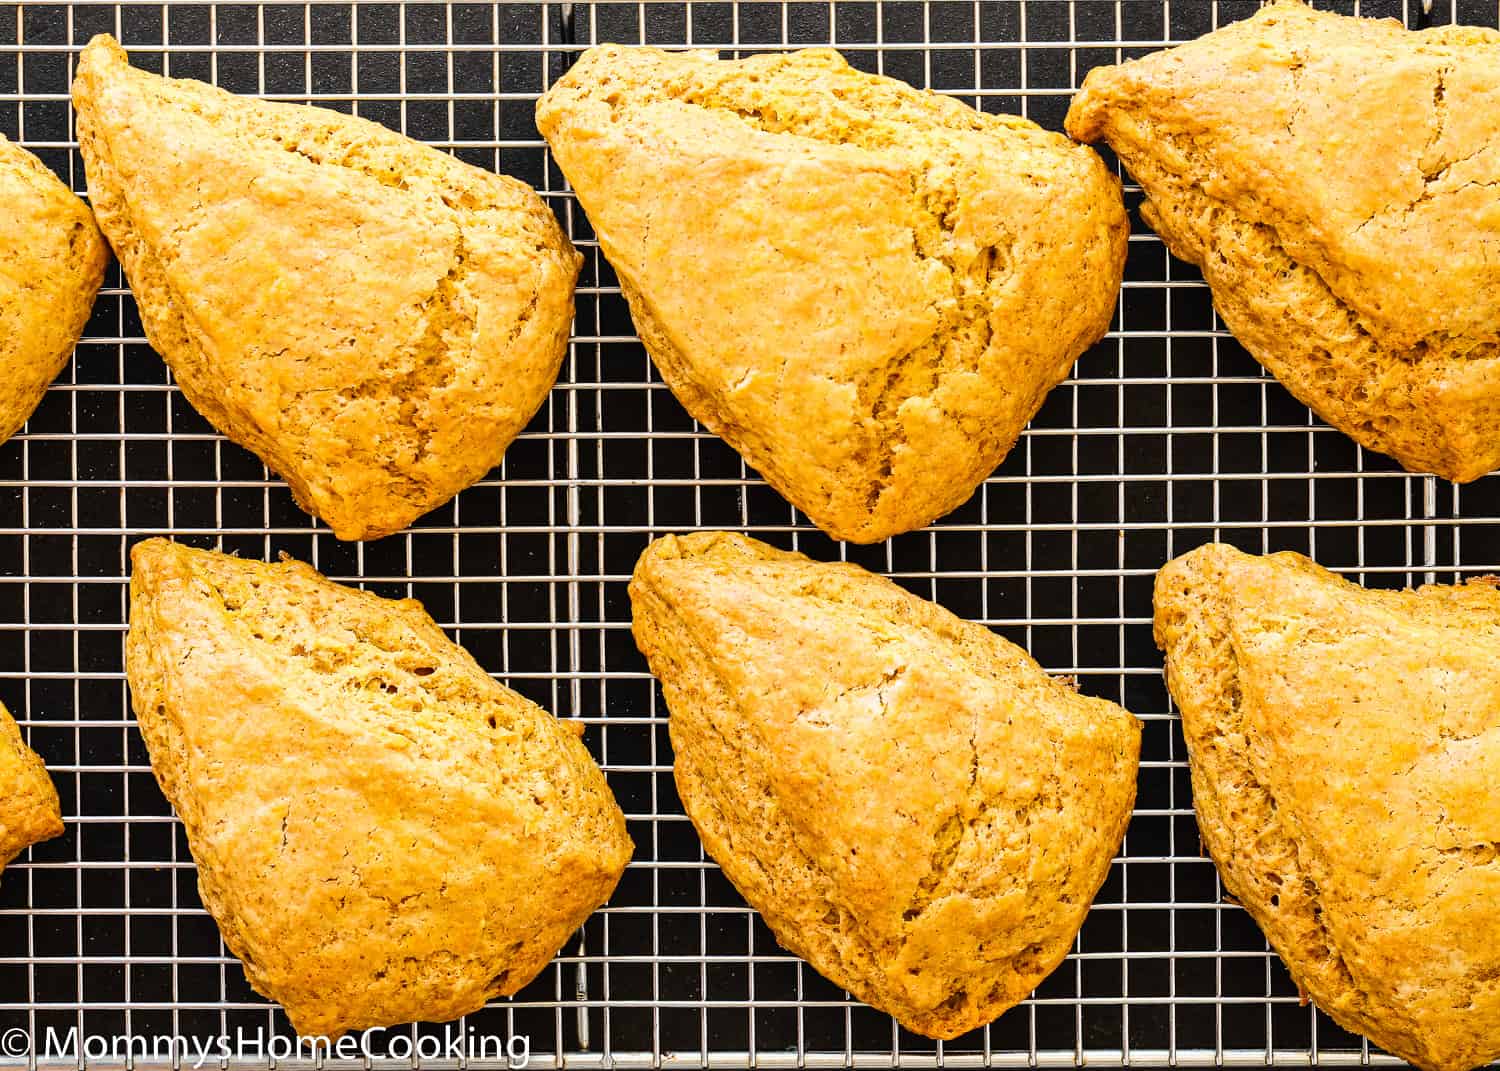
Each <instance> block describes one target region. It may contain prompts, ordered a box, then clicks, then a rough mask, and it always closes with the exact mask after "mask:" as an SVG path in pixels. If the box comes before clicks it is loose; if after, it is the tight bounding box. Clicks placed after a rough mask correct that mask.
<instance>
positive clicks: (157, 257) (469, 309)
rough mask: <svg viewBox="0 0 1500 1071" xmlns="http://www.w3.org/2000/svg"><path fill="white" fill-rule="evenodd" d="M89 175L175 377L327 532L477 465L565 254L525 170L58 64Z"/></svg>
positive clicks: (327, 120) (521, 376) (515, 408)
mask: <svg viewBox="0 0 1500 1071" xmlns="http://www.w3.org/2000/svg"><path fill="white" fill-rule="evenodd" d="M73 103H74V107H75V108H76V109H77V112H78V137H79V142H80V146H81V148H82V151H83V158H84V164H85V167H86V169H87V172H88V184H89V196H90V199H91V200H92V202H93V206H94V211H95V213H96V215H97V216H98V219H99V225H100V227H101V228H102V229H103V230H104V233H105V235H106V236H107V237H108V238H109V241H110V244H111V245H113V246H114V249H115V253H116V254H117V255H118V256H119V258H120V262H121V264H122V265H123V266H124V269H125V274H126V276H127V277H128V278H129V280H130V286H131V289H132V291H133V292H134V294H135V299H136V303H137V304H138V305H139V307H140V312H141V320H142V323H143V324H144V325H145V330H146V337H147V338H148V339H149V340H150V342H151V344H152V345H153V346H154V347H155V348H156V349H157V351H158V352H160V353H161V355H162V356H163V357H164V358H165V359H166V361H167V363H168V364H169V365H170V366H171V368H172V372H173V374H174V375H175V377H176V380H177V383H178V385H179V386H180V387H181V388H182V392H183V394H184V395H185V396H186V397H187V399H188V401H189V402H191V403H192V404H193V406H194V407H195V408H196V409H197V410H198V411H199V412H200V413H201V414H203V416H204V417H205V418H206V419H207V420H208V421H209V423H211V424H213V425H214V427H216V428H218V429H219V430H220V431H221V432H223V433H224V434H225V435H227V436H228V437H229V438H230V439H232V440H234V441H235V442H237V443H239V444H240V445H242V446H244V447H247V448H248V449H250V450H252V451H254V452H255V453H256V454H257V455H259V457H260V458H261V459H262V460H263V461H264V462H265V463H266V465H267V466H268V467H269V468H271V469H273V470H274V471H275V472H277V473H278V474H279V475H280V476H281V477H282V478H284V479H285V480H286V482H287V484H288V485H289V486H290V488H291V491H292V494H293V495H294V496H295V497H296V499H297V502H298V504H299V505H301V506H302V508H303V509H305V510H307V511H308V512H309V513H311V514H313V515H315V516H317V517H320V518H321V519H322V520H324V521H325V522H327V524H328V526H329V527H330V528H332V529H333V531H334V533H335V534H336V535H337V536H338V537H339V538H341V539H375V538H378V537H380V536H383V535H388V534H390V533H392V532H396V531H399V530H400V529H402V528H405V527H406V526H407V525H408V524H410V523H411V522H412V521H413V520H415V519H416V518H417V517H419V516H421V515H422V514H424V513H426V512H428V511H429V510H432V509H434V508H436V507H437V506H440V505H442V504H443V503H445V502H447V501H448V500H449V499H451V498H452V497H453V496H454V495H455V494H457V493H458V492H459V491H461V490H462V489H463V488H465V487H468V486H469V485H470V484H472V483H474V482H475V481H476V480H478V479H480V478H481V477H483V476H484V475H485V473H487V472H488V471H489V470H490V469H491V468H493V467H494V466H495V465H496V464H497V463H498V462H499V461H500V458H501V455H503V454H504V452H505V449H506V447H507V446H508V445H509V444H510V442H511V440H513V439H514V438H515V437H516V435H517V434H518V433H519V432H520V431H521V430H522V428H524V427H525V425H526V424H527V422H528V421H529V420H530V419H531V417H532V415H533V414H535V413H536V411H537V409H538V408H539V407H540V406H541V404H542V402H543V400H544V399H545V398H546V396H547V392H548V391H549V390H550V389H551V387H552V384H553V382H554V380H555V379H556V378H557V371H558V368H559V367H560V365H561V362H562V358H563V354H564V352H565V350H566V347H567V338H568V331H569V326H570V323H571V320H572V315H573V283H574V280H575V279H576V278H577V274H578V268H579V264H580V263H581V260H580V258H579V256H578V254H577V253H576V252H575V251H574V249H573V248H572V246H571V245H570V244H569V242H568V240H567V238H566V236H565V235H564V234H563V233H562V230H561V229H560V228H559V227H558V225H557V220H556V218H555V217H553V215H552V213H551V212H550V211H549V210H548V209H547V207H546V206H545V205H544V204H543V203H542V201H541V198H539V197H538V196H537V194H536V192H535V191H533V190H532V189H531V188H530V187H529V186H527V185H525V184H524V183H521V182H518V181H516V180H515V179H512V178H508V177H505V176H502V175H495V174H491V173H490V172H488V171H483V170H480V169H479V168H477V167H470V166H469V165H467V164H464V163H461V162H460V161H458V160H455V159H454V158H453V157H451V156H448V155H447V154H445V153H442V152H438V151H437V150H435V149H432V148H429V147H427V146H424V145H421V144H418V143H417V142H415V141H412V140H410V139H408V138H405V137H402V136H400V135H399V134H395V133H392V132H391V131H389V130H386V129H385V128H383V127H381V126H378V125H377V124H375V123H370V122H366V121H364V120H362V119H357V118H354V117H351V116H347V115H341V114H339V113H337V112H333V111H329V110H327V109H324V108H314V107H306V106H302V105H294V104H280V103H274V102H269V101H261V100H254V99H250V98H246V97H237V96H234V95H232V94H229V93H225V92H223V91H222V90H219V89H215V88H213V87H211V86H208V85H204V84H203V83H201V82H193V81H187V80H181V79H165V78H161V77H158V76H157V75H154V74H150V73H148V72H145V71H141V70H137V69H135V68H132V67H131V66H130V64H129V61H128V59H127V57H126V55H125V52H124V51H123V50H122V49H121V48H120V46H119V45H117V44H116V43H115V42H114V41H113V40H112V39H110V38H108V37H96V38H94V40H93V41H92V42H90V43H89V45H88V47H86V48H85V49H84V50H83V53H82V55H81V56H80V58H79V63H78V75H77V78H76V79H75V81H74V83H73Z"/></svg>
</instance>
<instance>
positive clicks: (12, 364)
mask: <svg viewBox="0 0 1500 1071" xmlns="http://www.w3.org/2000/svg"><path fill="white" fill-rule="evenodd" d="M0 204H3V205H4V206H5V217H4V219H3V221H0V442H4V441H5V440H6V439H9V438H10V437H11V436H12V435H14V434H15V433H16V432H17V431H19V430H21V426H22V425H23V424H25V423H26V421H27V419H28V418H29V417H30V416H31V414H32V413H33V412H34V411H35V410H36V407H37V405H38V403H40V402H41V400H42V395H43V394H45V393H46V391H47V387H48V385H49V384H51V382H52V381H53V380H54V379H56V378H57V374H58V373H59V372H61V371H62V370H63V367H64V366H65V365H66V364H67V363H68V358H69V357H70V356H72V354H73V347H74V346H75V345H77V344H78V337H79V335H81V334H83V328H84V325H85V324H86V323H87V322H88V318H89V313H90V311H92V309H93V307H94V296H95V295H96V294H97V293H98V292H99V284H100V283H101V282H103V281H104V267H105V265H106V264H107V263H108V262H109V248H108V247H107V246H106V245H105V244H104V239H103V237H101V236H100V234H99V228H98V227H96V226H95V225H94V216H93V213H92V212H90V211H89V207H88V205H86V204H84V203H83V202H82V201H81V200H79V199H78V198H77V197H75V196H74V195H73V191H72V190H70V189H68V187H67V186H66V185H65V184H64V183H63V182H62V181H61V180H60V179H59V178H58V177H57V176H56V175H54V174H53V173H52V172H51V171H49V170H48V169H47V167H46V165H45V164H43V163H42V162H41V161H40V160H38V159H37V158H36V157H35V156H32V155H31V153H29V152H27V151H26V150H25V149H23V148H21V147H20V146H19V145H16V144H15V143H13V142H10V141H7V140H6V138H5V137H4V135H0Z"/></svg>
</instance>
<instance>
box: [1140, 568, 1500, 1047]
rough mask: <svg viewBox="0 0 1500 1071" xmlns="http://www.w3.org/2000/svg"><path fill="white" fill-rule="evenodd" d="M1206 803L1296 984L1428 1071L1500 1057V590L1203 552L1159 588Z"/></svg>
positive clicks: (1230, 878)
mask: <svg viewBox="0 0 1500 1071" xmlns="http://www.w3.org/2000/svg"><path fill="white" fill-rule="evenodd" d="M1155 602H1156V617H1155V630H1156V639H1157V643H1158V645H1159V646H1160V647H1161V648H1162V649H1163V650H1164V651H1165V652H1166V662H1167V682H1168V686H1169V688H1170V690H1171V693H1172V696H1173V698H1174V699H1175V701H1176V703H1177V706H1178V708H1179V709H1180V711H1181V714H1182V727H1183V734H1184V737H1185V739H1186V742H1187V745H1188V753H1189V759H1190V762H1191V769H1192V784H1193V805H1194V809H1195V811H1196V812H1197V816H1198V826H1199V830H1200V834H1201V836H1202V839H1203V843H1204V846H1205V847H1206V848H1207V849H1208V851H1209V854H1210V855H1211V856H1212V857H1213V859H1214V861H1215V863H1216V864H1217V866H1218V868H1219V873H1220V876H1221V878H1222V880H1223V884H1224V888H1225V890H1226V891H1227V892H1228V893H1229V895H1230V896H1232V897H1234V899H1235V900H1236V901H1238V902H1239V903H1240V904H1241V905H1243V906H1244V907H1245V909H1246V910H1247V911H1249V912H1250V914H1251V915H1252V917H1254V919H1255V920H1256V922H1257V923H1258V924H1259V925H1260V926H1261V929H1262V930H1263V931H1264V932H1265V935H1266V937H1267V940H1268V941H1269V942H1270V944H1271V945H1272V947H1273V948H1275V949H1276V951H1277V952H1278V953H1279V954H1280V955H1281V957H1282V960H1283V961H1284V963H1285V964H1286V966H1287V968H1288V970H1289V971H1290V973H1291V975H1292V978H1293V980H1294V981H1296V983H1297V984H1298V986H1299V987H1300V988H1301V989H1302V990H1303V991H1304V992H1305V993H1306V994H1308V995H1310V996H1311V997H1312V998H1313V999H1314V1000H1316V1001H1317V1004H1318V1006H1319V1008H1321V1009H1322V1010H1324V1011H1325V1012H1327V1013H1328V1014H1329V1015H1331V1016H1332V1017H1333V1019H1334V1020H1335V1021H1336V1022H1338V1023H1339V1024H1340V1025H1342V1026H1344V1027H1345V1028H1346V1029H1350V1030H1355V1031H1358V1032H1360V1033H1363V1034H1366V1035H1367V1036H1368V1037H1370V1038H1371V1039H1372V1040H1373V1041H1375V1042H1376V1043H1378V1044H1380V1045H1382V1046H1384V1047H1385V1048H1387V1049H1389V1050H1390V1051H1392V1052H1394V1053H1396V1054H1397V1055H1399V1056H1401V1057H1403V1058H1405V1059H1408V1060H1411V1061H1412V1062H1414V1063H1416V1064H1417V1065H1419V1066H1421V1067H1424V1068H1433V1069H1441V1071H1461V1069H1465V1068H1468V1067H1472V1066H1475V1065H1477V1064H1480V1063H1485V1062H1487V1061H1489V1060H1490V1059H1492V1058H1494V1057H1495V1056H1496V1055H1500V955H1497V953H1496V949H1495V945H1494V943H1493V941H1492V939H1491V938H1492V934H1493V932H1494V928H1495V925H1496V922H1497V916H1496V912H1495V909H1494V903H1495V901H1494V898H1493V895H1492V894H1493V892H1494V891H1495V890H1496V889H1500V860H1497V853H1496V848H1495V839H1496V837H1495V826H1494V823H1493V820H1492V818H1490V817H1489V812H1490V807H1489V804H1488V802H1487V800H1488V795H1489V792H1490V786H1491V784H1492V782H1493V777H1494V773H1495V769H1496V766H1497V764H1500V747H1497V743H1500V702H1497V700H1496V699H1495V695H1496V692H1497V687H1500V678H1497V676H1496V670H1495V662H1496V658H1497V655H1500V590H1497V587H1496V582H1495V581H1492V580H1477V581H1471V582H1470V583H1469V584H1466V585H1461V586H1458V587H1427V588H1423V589H1420V590H1418V591H1416V592H1410V591H1408V592H1387V591H1365V590H1364V589H1361V588H1359V587H1357V586H1355V585H1352V584H1349V583H1348V582H1346V581H1343V580H1341V579H1339V578H1337V577H1335V576H1333V575H1332V574H1329V573H1327V572H1325V571H1324V570H1322V569H1320V568H1318V567H1317V566H1316V565H1314V564H1313V563H1311V562H1309V561H1308V560H1307V559H1305V558H1302V557H1300V556H1299V555H1294V554H1276V555H1271V556H1268V557H1264V558H1261V557H1254V556H1251V555H1246V554H1243V553H1241V552H1239V551H1236V550H1234V549H1233V548H1230V547H1226V546H1221V545H1216V544H1215V545H1209V546H1206V547H1201V548H1199V549H1198V550H1196V551H1193V552H1192V553H1190V554H1187V555H1185V556H1183V557H1181V558H1178V559H1176V560H1175V561H1173V562H1171V563H1169V564H1168V565H1167V566H1165V567H1164V568H1163V569H1162V570H1161V572H1160V573H1159V574H1158V577H1157V582H1156V593H1155Z"/></svg>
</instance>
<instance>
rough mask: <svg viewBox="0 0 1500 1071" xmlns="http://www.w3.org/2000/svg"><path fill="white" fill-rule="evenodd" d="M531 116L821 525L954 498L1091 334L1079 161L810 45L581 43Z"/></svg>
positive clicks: (660, 341) (657, 329) (1094, 169)
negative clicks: (732, 50)
mask: <svg viewBox="0 0 1500 1071" xmlns="http://www.w3.org/2000/svg"><path fill="white" fill-rule="evenodd" d="M537 120H538V126H539V128H540V129H541V131H542V133H543V134H544V135H545V136H546V137H547V139H548V142H549V144H550V145H551V147H552V150H553V154H554V156H555V157H556V158H557V160H558V162H559V164H560V165H561V167H562V168H563V171H564V173H565V174H567V175H568V178H569V181H570V182H571V183H572V185H573V187H574V189H575V190H576V191H577V193H578V196H579V200H580V202H581V203H582V204H583V206H584V207H585V209H586V210H587V211H588V213H589V219H590V221H591V223H592V224H593V226H594V228H595V230H596V232H597V233H598V236H599V241H600V245H601V247H602V248H603V250H604V251H605V253H606V255H607V256H608V257H609V260H610V263H611V265H612V266H613V267H614V268H615V271H616V273H617V275H618V276H619V278H620V282H621V288H622V290H623V292H624V294H625V296H626V298H627V300H628V301H629V302H630V307H631V312H632V315H633V316H634V319H635V322H636V325H637V329H638V331H639V333H640V335H641V338H642V341H643V342H644V343H645V344H646V347H647V349H648V350H649V351H650V353H651V355H652V357H653V358H654V359H655V360H656V362H657V364H658V366H659V368H660V369H661V371H662V375H663V378H664V379H665V380H666V381H667V384H668V385H669V386H670V387H671V388H672V390H673V391H674V392H675V393H676V394H677V396H678V397H679V399H680V400H681V401H682V402H683V404H684V406H685V407H686V408H687V409H688V411H689V412H690V413H692V414H693V415H694V416H695V417H696V418H697V419H699V420H701V421H702V422H703V423H705V424H707V425H708V426H709V427H710V428H711V429H712V430H713V431H714V432H716V433H717V434H719V435H721V436H722V437H723V438H724V439H725V440H726V441H728V442H729V443H730V445H731V446H733V447H735V449H737V450H739V451H740V453H741V454H743V455H744V456H745V458H746V460H747V461H749V462H750V464H752V465H753V466H754V467H755V468H756V469H757V470H758V471H760V472H761V474H762V475H764V476H765V478H766V480H767V481H768V482H769V483H771V484H772V485H773V486H774V487H776V488H777V489H778V490H779V491H780V492H781V493H782V494H783V495H785V496H786V497H787V498H788V499H789V500H790V501H791V502H792V503H793V504H794V505H796V506H798V507H799V508H800V509H802V510H803V511H804V512H806V513H807V514H808V516H809V517H810V518H811V519H812V520H813V521H814V522H815V523H817V524H818V525H819V526H820V527H822V528H824V529H825V530H826V531H828V532H830V533H831V534H834V535H835V536H837V537H838V538H844V539H852V540H856V541H859V542H873V541H877V540H880V539H883V538H886V537H887V536H889V535H891V534H894V533H896V532H901V531H906V530H909V529H911V528H916V527H920V526H922V525H924V524H926V523H928V522H929V521H931V520H933V519H934V518H936V517H937V516H940V515H942V514H943V513H946V512H948V511H949V510H951V509H953V508H955V507H956V506H958V505H959V504H961V503H962V502H963V501H964V500H965V499H966V498H968V497H969V495H970V494H971V493H972V491H973V489H974V487H975V486H976V485H977V484H978V483H979V482H980V481H981V480H983V479H984V478H985V477H986V476H987V475H989V473H990V472H991V471H992V470H993V468H994V466H995V465H996V464H998V463H999V461H1000V460H1001V459H1002V458H1003V457H1004V456H1005V454H1006V453H1007V452H1008V451H1009V450H1010V448H1011V446H1012V445H1013V444H1014V442H1015V440H1016V438H1017V436H1018V435H1019V434H1020V432H1021V429H1022V428H1023V427H1024V425H1025V423H1026V422H1027V421H1028V420H1029V419H1030V418H1031V416H1032V415H1033V414H1034V413H1035V412H1036V410H1037V408H1038V407H1039V406H1040V405H1041V403H1042V400H1043V399H1044V397H1045V396H1046V394H1047V392H1048V391H1049V390H1050V389H1051V388H1052V387H1053V386H1054V385H1056V384H1057V383H1058V382H1059V381H1061V379H1062V378H1063V377H1064V376H1066V374H1067V372H1068V370H1069V368H1071V366H1072V364H1073V362H1074V361H1075V360H1076V359H1077V358H1078V356H1079V355H1080V354H1081V353H1082V352H1083V351H1084V350H1085V349H1086V348H1087V347H1088V346H1089V345H1091V344H1092V343H1093V342H1094V341H1096V340H1097V339H1098V338H1099V337H1100V336H1101V335H1102V334H1103V332H1104V331H1105V329H1106V327H1107V326H1108V322H1109V316H1110V313H1111V311H1112V310H1113V307H1114V302H1115V296H1116V291H1117V288H1118V283H1119V279H1120V275H1121V272H1122V270H1123V263H1124V255H1125V240H1126V237H1127V231H1128V227H1127V222H1126V219H1125V215H1124V208H1123V205H1122V203H1121V201H1120V197H1119V192H1118V186H1117V184H1116V182H1115V180H1114V178H1113V176H1111V175H1110V174H1109V173H1108V171H1107V170H1106V169H1105V168H1104V166H1103V164H1102V163H1101V162H1100V160H1099V159H1098V157H1097V156H1096V155H1095V154H1093V153H1092V151H1090V150H1087V149H1084V148H1082V147H1080V146H1077V145H1074V144H1072V143H1070V142H1068V141H1067V139H1065V138H1062V137H1061V136H1059V135H1056V134H1052V133H1048V132H1046V131H1043V130H1042V129H1041V128H1039V127H1037V126H1035V125H1034V124H1032V123H1030V122H1028V121H1026V120H1023V119H1020V118H1016V117H1011V116H997V115H987V114H981V113H979V112H976V111H974V110H973V109H970V108H968V107H966V106H964V105H962V104H960V103H959V102H957V101H954V100H950V99H947V98H944V97H940V96H937V95H934V94H929V93H922V92H918V91H917V90H914V89H912V88H911V87H910V86H907V85H904V84H903V83H899V82H895V81H893V80H891V79H884V78H878V77H875V76H872V75H867V74H864V73H862V72H859V71H856V70H854V69H852V68H851V67H849V66H848V65H847V64H846V63H845V62H844V61H843V59H842V58H841V57H839V56H838V54H837V53H833V52H829V51H826V50H810V51H806V52H799V53H793V54H789V55H764V56H758V57H752V58H749V59H746V60H742V61H735V62H728V61H716V60H712V59H710V58H708V57H705V56H703V55H701V54H691V53H686V54H685V53H664V52H661V51H658V50H656V49H649V48H623V47H619V46H612V45H606V46H600V47H597V48H594V49H590V50H589V51H588V52H587V53H585V54H584V56H583V57H581V58H580V60H579V61H578V63H577V64H575V65H574V67H573V68H572V69H571V70H570V71H569V73H568V74H567V75H566V76H564V77H563V78H562V79H561V80H560V81H559V82H558V83H557V85H556V86H554V87H553V88H552V89H551V90H549V91H548V93H547V94H546V95H544V96H543V98H542V99H541V101H540V102H539V103H538V108H537Z"/></svg>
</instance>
